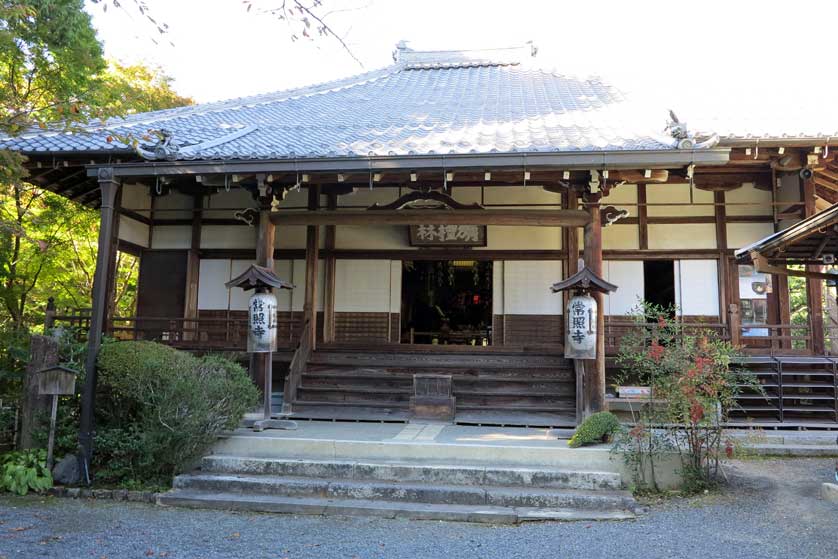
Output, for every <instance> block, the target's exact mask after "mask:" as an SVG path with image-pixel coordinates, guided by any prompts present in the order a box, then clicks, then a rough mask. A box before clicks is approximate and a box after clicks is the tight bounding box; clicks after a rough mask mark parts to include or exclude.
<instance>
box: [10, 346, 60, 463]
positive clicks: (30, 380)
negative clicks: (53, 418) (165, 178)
mask: <svg viewBox="0 0 838 559" xmlns="http://www.w3.org/2000/svg"><path fill="white" fill-rule="evenodd" d="M55 365H58V342H57V341H55V340H54V339H53V338H51V337H49V336H32V338H31V340H30V342H29V363H27V365H26V373H25V374H24V377H23V397H22V398H21V402H20V432H19V434H18V448H20V449H21V450H25V449H28V448H32V447H33V446H34V444H33V442H32V439H33V435H34V433H35V431H37V430H39V429H41V428H43V426H44V424H43V419H44V415H45V414H46V412H47V409H48V406H49V398H48V397H47V396H41V395H40V393H39V392H38V372H39V371H42V370H43V369H46V368H48V367H53V366H55Z"/></svg>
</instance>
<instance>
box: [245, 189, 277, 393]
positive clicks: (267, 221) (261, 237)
mask: <svg viewBox="0 0 838 559" xmlns="http://www.w3.org/2000/svg"><path fill="white" fill-rule="evenodd" d="M259 205H260V210H259V233H258V236H257V238H256V264H257V265H258V266H264V267H265V268H270V269H271V270H273V267H274V244H275V242H276V225H274V223H273V222H272V221H271V203H270V198H268V199H267V200H265V199H260V204H259ZM272 365H273V364H272V363H271V354H270V353H251V354H250V378H251V379H252V380H253V383H254V384H255V385H256V386H258V387H260V388H262V389H263V391H264V392H266V394H264V397H265V398H266V399H267V401H270V400H269V399H270V397H271V395H270V390H271V386H272V380H273V379H270V378H268V375H269V374H270V372H269V371H271V370H272Z"/></svg>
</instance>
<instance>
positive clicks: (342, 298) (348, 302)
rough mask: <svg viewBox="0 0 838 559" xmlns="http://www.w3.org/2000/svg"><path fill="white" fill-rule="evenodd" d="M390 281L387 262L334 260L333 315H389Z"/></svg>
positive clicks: (389, 269) (388, 263) (389, 268)
mask: <svg viewBox="0 0 838 559" xmlns="http://www.w3.org/2000/svg"><path fill="white" fill-rule="evenodd" d="M391 280H392V277H391V265H390V261H389V260H337V261H336V262H335V284H336V285H337V286H338V287H337V289H336V293H335V312H388V310H389V309H390V305H391Z"/></svg>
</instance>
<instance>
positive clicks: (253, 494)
mask: <svg viewBox="0 0 838 559" xmlns="http://www.w3.org/2000/svg"><path fill="white" fill-rule="evenodd" d="M333 425H334V424H333ZM343 427H344V428H345V429H346V430H347V431H348V432H349V431H350V430H351V429H353V427H352V426H351V425H346V424H344V425H343ZM380 427H387V426H386V425H384V426H380ZM391 427H395V426H391ZM411 427H412V426H409V427H408V428H406V429H408V430H409V429H410V428H411ZM312 428H316V427H312ZM333 428H334V427H333ZM417 428H419V429H421V427H417ZM429 428H433V429H436V428H438V427H437V426H429ZM301 429H304V427H301ZM454 429H479V428H466V427H455V428H454ZM356 431H357V429H356ZM533 431H534V430H533ZM467 435H468V436H466V437H465V439H464V440H470V438H471V435H470V434H468V433H467ZM357 438H358V439H361V438H363V437H360V436H359V437H357ZM543 442H544V444H542V445H541V446H535V445H528V444H527V443H526V442H524V441H521V440H520V439H518V440H514V439H513V443H512V444H510V445H497V444H471V443H466V444H461V443H453V444H452V443H437V442H417V441H401V440H396V439H387V440H351V439H331V440H330V439H326V438H319V439H308V438H305V437H298V436H295V435H294V434H293V433H291V434H288V433H287V432H286V433H283V434H279V435H276V436H273V437H271V436H257V435H254V434H252V433H246V432H243V431H242V432H239V431H237V432H236V434H235V435H234V436H232V437H230V438H229V439H227V440H225V441H222V442H221V443H220V444H219V445H217V447H216V451H217V454H213V455H209V456H206V457H205V458H204V459H203V461H202V463H201V467H200V469H199V470H197V471H195V472H192V473H189V474H184V475H181V476H178V477H177V478H176V479H175V482H174V488H173V490H172V491H170V492H168V493H166V494H163V495H161V496H160V497H159V502H160V503H161V504H164V505H175V506H186V507H199V508H216V509H226V510H243V511H260V512H275V513H290V514H315V515H323V514H325V515H344V516H345V515H360V516H379V517H387V518H409V519H432V520H459V521H469V522H486V523H518V522H523V521H529V520H626V519H632V518H634V517H635V514H636V509H637V505H636V503H635V501H634V499H633V498H632V496H631V494H630V493H629V492H627V491H625V490H623V489H622V487H623V485H624V484H623V479H622V476H621V473H620V467H619V461H618V460H617V461H615V460H614V459H613V458H612V457H611V456H610V455H609V452H608V448H607V447H603V448H589V449H570V448H567V447H566V446H564V444H563V443H560V442H559V441H553V443H552V444H549V445H548V443H549V441H543Z"/></svg>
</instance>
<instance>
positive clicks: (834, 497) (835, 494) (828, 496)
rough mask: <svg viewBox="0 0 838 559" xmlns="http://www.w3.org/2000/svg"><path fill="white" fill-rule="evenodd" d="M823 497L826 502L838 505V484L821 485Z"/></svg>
mask: <svg viewBox="0 0 838 559" xmlns="http://www.w3.org/2000/svg"><path fill="white" fill-rule="evenodd" d="M821 497H823V498H824V500H826V501H832V502H833V503H838V484H835V483H823V484H821Z"/></svg>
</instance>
